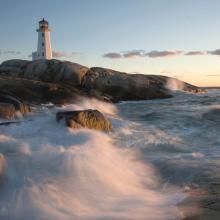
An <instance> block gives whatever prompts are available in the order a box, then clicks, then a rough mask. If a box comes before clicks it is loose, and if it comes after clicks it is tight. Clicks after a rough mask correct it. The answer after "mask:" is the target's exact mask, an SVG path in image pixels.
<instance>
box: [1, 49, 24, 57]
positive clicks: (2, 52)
mask: <svg viewBox="0 0 220 220" xmlns="http://www.w3.org/2000/svg"><path fill="white" fill-rule="evenodd" d="M7 54H9V55H14V54H15V55H18V54H21V52H20V51H16V50H5V51H1V50H0V56H1V55H7Z"/></svg>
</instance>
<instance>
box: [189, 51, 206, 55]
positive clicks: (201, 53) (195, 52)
mask: <svg viewBox="0 0 220 220" xmlns="http://www.w3.org/2000/svg"><path fill="white" fill-rule="evenodd" d="M205 54H206V53H205V52H202V51H189V52H187V53H185V55H186V56H196V55H205Z"/></svg>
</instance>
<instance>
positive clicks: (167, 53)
mask: <svg viewBox="0 0 220 220" xmlns="http://www.w3.org/2000/svg"><path fill="white" fill-rule="evenodd" d="M180 54H182V51H168V50H164V51H158V50H153V51H150V52H149V53H146V56H148V57H150V58H158V57H170V56H178V55H180Z"/></svg>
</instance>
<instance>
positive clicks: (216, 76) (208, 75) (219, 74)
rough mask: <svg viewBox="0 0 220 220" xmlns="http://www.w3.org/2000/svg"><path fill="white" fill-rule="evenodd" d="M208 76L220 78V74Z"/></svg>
mask: <svg viewBox="0 0 220 220" xmlns="http://www.w3.org/2000/svg"><path fill="white" fill-rule="evenodd" d="M206 76H214V77H219V76H220V74H219V75H217V74H216V75H206Z"/></svg>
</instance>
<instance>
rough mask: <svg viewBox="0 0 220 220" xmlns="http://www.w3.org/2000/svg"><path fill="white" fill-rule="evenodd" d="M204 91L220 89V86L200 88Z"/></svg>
mask: <svg viewBox="0 0 220 220" xmlns="http://www.w3.org/2000/svg"><path fill="white" fill-rule="evenodd" d="M200 88H202V89H220V86H205V87H200Z"/></svg>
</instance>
